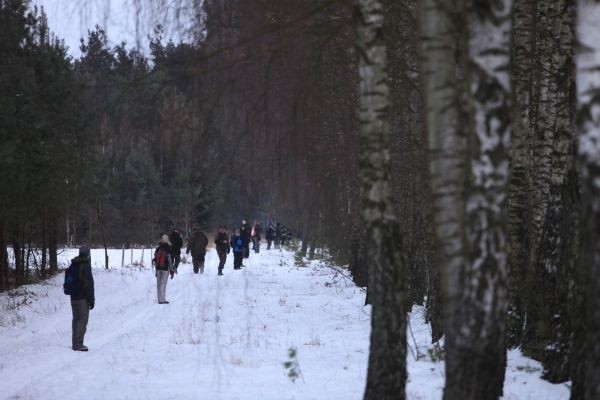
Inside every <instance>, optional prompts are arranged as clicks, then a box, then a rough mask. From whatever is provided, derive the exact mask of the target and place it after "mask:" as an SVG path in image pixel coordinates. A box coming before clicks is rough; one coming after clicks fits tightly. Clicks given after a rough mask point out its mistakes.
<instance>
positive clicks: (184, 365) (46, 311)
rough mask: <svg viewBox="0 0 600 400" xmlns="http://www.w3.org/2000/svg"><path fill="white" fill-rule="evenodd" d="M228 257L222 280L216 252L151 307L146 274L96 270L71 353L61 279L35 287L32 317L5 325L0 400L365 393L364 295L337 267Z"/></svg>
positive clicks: (151, 287)
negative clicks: (79, 339) (235, 262)
mask: <svg viewBox="0 0 600 400" xmlns="http://www.w3.org/2000/svg"><path fill="white" fill-rule="evenodd" d="M114 253H115V254H114V255H111V260H113V259H114V260H118V264H120V262H121V256H120V254H119V253H120V252H118V251H114ZM146 254H148V251H146ZM286 255H287V257H286ZM148 257H149V256H148V255H147V258H148ZM92 258H93V260H94V261H96V262H98V263H100V262H101V261H100V260H102V259H103V257H102V253H101V252H100V251H99V250H98V251H96V250H95V251H93V254H92ZM126 258H129V253H126ZM229 258H230V259H228V263H227V265H226V269H225V271H224V272H225V275H224V276H223V277H217V276H216V265H217V264H218V261H217V259H216V254H215V252H214V251H210V252H209V253H208V254H207V260H206V265H207V268H206V272H205V274H204V275H200V274H198V275H195V274H193V273H192V271H191V265H190V264H185V265H182V266H181V267H180V273H179V274H178V275H177V276H176V277H175V279H173V280H169V284H168V286H167V299H168V300H169V301H170V304H168V305H159V304H156V281H155V279H154V277H153V274H152V272H151V271H149V270H146V271H141V272H140V271H138V270H135V269H131V268H124V269H120V268H118V269H112V270H111V271H109V272H106V271H104V270H103V269H101V268H100V267H98V268H95V269H94V279H95V281H96V308H95V309H94V310H92V311H91V312H90V322H89V324H88V332H87V334H86V339H85V343H86V345H87V346H88V347H89V348H90V351H89V352H88V353H79V352H73V351H71V350H70V329H71V328H70V320H71V310H70V307H69V302H68V299H69V298H68V296H65V295H63V294H62V293H61V288H60V284H61V279H62V276H59V277H58V278H57V279H53V280H51V281H50V282H49V283H48V284H45V285H36V286H33V287H30V288H28V289H27V290H34V293H37V295H35V296H36V297H33V298H32V300H33V301H32V302H31V305H30V306H21V307H20V308H19V310H22V313H21V314H23V315H26V316H25V317H20V318H26V320H25V321H20V322H17V325H16V326H15V327H12V328H11V329H6V328H0V329H1V331H0V332H2V340H1V342H0V354H1V355H2V357H1V359H0V381H1V382H3V384H2V390H0V393H3V394H2V395H0V397H2V398H15V399H16V398H19V399H59V398H60V399H78V398H88V399H89V398H98V399H99V398H105V399H132V398H136V399H204V398H206V399H219V398H222V399H238V398H239V399H252V398H258V397H263V398H288V399H294V398H295V399H307V398H312V397H314V396H317V395H318V396H319V397H323V398H336V397H338V396H344V397H346V398H358V397H360V395H359V393H360V391H361V390H362V385H363V382H364V379H365V370H364V368H365V365H366V359H367V352H368V329H365V327H368V325H369V314H368V311H367V310H365V308H364V307H363V306H362V302H363V296H361V295H360V289H357V288H355V287H353V286H352V285H351V283H350V282H347V287H346V283H345V282H344V279H343V278H342V276H341V275H339V274H338V275H337V276H336V274H335V272H334V271H333V270H330V269H322V270H317V269H314V270H313V269H311V268H302V269H295V268H292V266H293V265H291V264H292V263H293V259H292V258H290V257H289V254H288V253H283V252H279V251H271V252H266V251H263V253H261V254H260V255H258V256H256V255H254V254H253V255H251V257H250V259H249V260H246V262H245V264H247V268H244V269H242V270H241V271H234V270H232V269H231V263H232V260H231V257H229ZM148 261H149V260H148V259H147V260H146V265H148ZM112 263H113V262H112V261H111V265H112ZM332 294H333V295H332ZM323 295H325V296H326V299H327V301H325V302H324V301H323ZM30 296H32V295H30ZM38 297H40V298H39V299H38ZM29 308H32V309H31V310H29ZM17 328H22V329H17ZM290 347H295V348H297V350H298V356H297V359H298V362H299V366H300V371H301V373H302V377H303V379H304V382H306V384H304V383H303V381H302V377H301V378H300V379H299V380H298V381H297V382H296V384H294V383H293V382H292V381H291V380H290V379H289V378H288V377H287V370H286V369H285V368H284V367H283V363H284V362H285V361H288V349H289V348H290ZM323 349H327V351H326V352H324V351H323ZM324 355H326V359H325V360H324V359H323V356H324ZM357 390H358V392H357ZM265 396H266V397H265Z"/></svg>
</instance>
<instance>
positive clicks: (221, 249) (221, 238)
mask: <svg viewBox="0 0 600 400" xmlns="http://www.w3.org/2000/svg"><path fill="white" fill-rule="evenodd" d="M215 245H216V246H217V255H218V256H219V275H223V267H225V261H227V254H229V251H230V249H229V236H227V227H225V226H221V227H220V228H219V232H218V233H217V236H215Z"/></svg>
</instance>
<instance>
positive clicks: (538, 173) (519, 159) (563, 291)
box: [508, 0, 579, 382]
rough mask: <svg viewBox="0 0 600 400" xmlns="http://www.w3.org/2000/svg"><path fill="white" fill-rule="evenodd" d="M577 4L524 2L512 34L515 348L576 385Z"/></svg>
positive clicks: (548, 374) (556, 378)
mask: <svg viewBox="0 0 600 400" xmlns="http://www.w3.org/2000/svg"><path fill="white" fill-rule="evenodd" d="M574 18H575V9H574V2H573V1H571V0H550V1H536V0H519V1H516V2H515V12H514V27H515V28H514V30H513V43H514V45H513V49H514V50H513V70H512V77H513V114H512V119H513V121H514V122H515V124H514V130H513V132H514V134H513V150H512V166H511V172H510V191H509V211H508V212H509V221H510V222H509V224H510V228H509V246H510V256H509V257H510V261H509V265H510V268H511V276H512V279H511V286H512V290H511V296H510V298H511V301H510V302H511V307H510V314H509V317H510V335H509V337H510V340H509V344H512V345H518V344H521V345H522V347H523V349H524V351H525V352H526V353H527V354H528V355H530V356H532V357H534V358H537V359H540V360H541V361H542V363H543V365H544V377H545V378H546V379H548V380H549V381H551V382H563V381H566V380H568V379H569V374H570V368H571V365H570V359H569V358H570V352H571V350H570V349H571V346H572V343H571V340H572V336H573V326H572V325H573V324H572V315H573V313H574V311H575V310H574V297H575V290H576V281H575V274H576V268H577V264H578V240H579V234H578V219H579V215H578V209H579V194H578V178H577V171H576V165H575V151H574V149H575V140H576V137H575V126H574V117H573V116H574V114H575V109H574V99H575V93H574V90H575V84H574V64H573V48H574V39H575V35H574Z"/></svg>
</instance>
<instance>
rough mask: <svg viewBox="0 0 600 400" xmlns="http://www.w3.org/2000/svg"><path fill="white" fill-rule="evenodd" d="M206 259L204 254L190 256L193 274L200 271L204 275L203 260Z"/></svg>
mask: <svg viewBox="0 0 600 400" xmlns="http://www.w3.org/2000/svg"><path fill="white" fill-rule="evenodd" d="M205 257H206V253H200V254H196V255H193V254H192V265H193V266H194V273H195V274H197V273H198V271H202V273H204V258H205Z"/></svg>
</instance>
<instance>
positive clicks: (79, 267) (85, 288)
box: [71, 246, 95, 351]
mask: <svg viewBox="0 0 600 400" xmlns="http://www.w3.org/2000/svg"><path fill="white" fill-rule="evenodd" d="M71 266H72V267H73V268H76V271H75V272H74V273H75V274H76V276H77V277H78V281H79V285H78V287H79V290H78V291H77V292H76V293H73V294H71V310H72V311H73V322H72V329H73V335H72V342H73V343H72V344H73V350H75V351H88V348H87V347H86V346H84V345H83V337H84V336H85V331H86V329H87V323H88V319H89V315H90V310H93V309H94V304H95V298H94V277H93V276H92V266H91V260H90V249H89V247H86V246H82V247H80V248H79V256H77V257H75V258H74V259H73V260H72V261H71Z"/></svg>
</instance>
